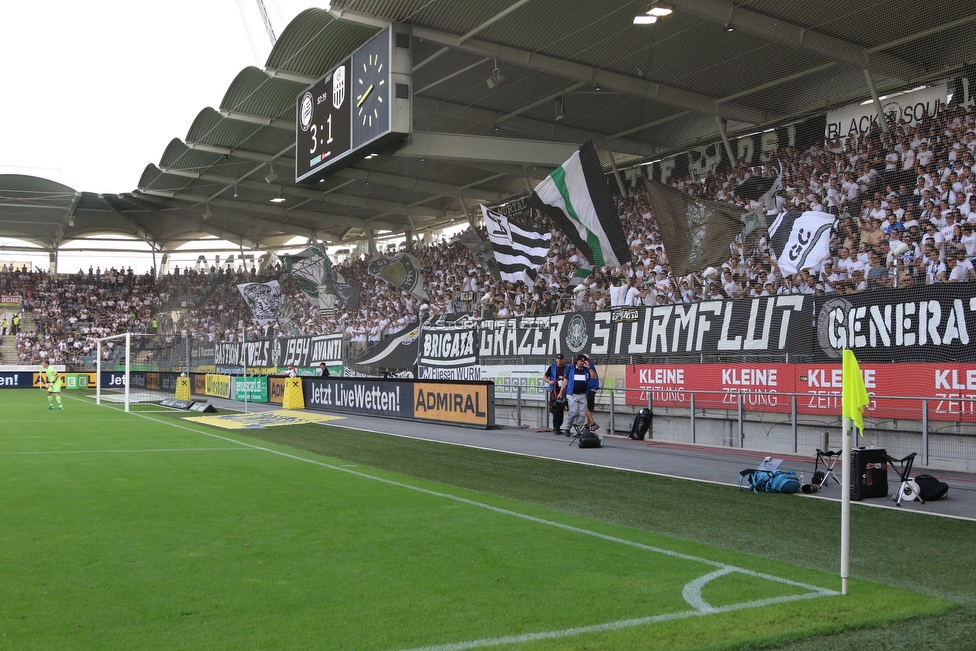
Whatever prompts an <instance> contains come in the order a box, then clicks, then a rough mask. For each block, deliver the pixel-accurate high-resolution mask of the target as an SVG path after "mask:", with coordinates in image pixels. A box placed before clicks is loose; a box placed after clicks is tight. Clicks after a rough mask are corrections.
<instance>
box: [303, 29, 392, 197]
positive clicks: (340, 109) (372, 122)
mask: <svg viewBox="0 0 976 651" xmlns="http://www.w3.org/2000/svg"><path fill="white" fill-rule="evenodd" d="M410 65H411V64H410V33H409V27H407V26H402V25H396V26H393V27H387V28H386V29H383V30H381V31H380V32H379V33H377V34H376V35H375V36H374V37H373V38H371V39H370V40H369V41H367V42H366V43H365V44H363V45H362V46H361V47H360V48H359V49H358V50H356V51H355V52H353V54H352V55H351V56H350V57H348V58H347V59H345V60H344V61H343V62H342V63H340V64H339V65H338V66H336V67H335V68H334V69H333V70H331V71H330V72H329V73H328V74H326V75H325V76H323V77H322V78H321V79H319V80H318V81H316V82H315V83H314V84H312V85H311V86H309V87H308V88H307V89H305V91H303V92H302V94H301V95H299V96H298V107H297V110H298V115H297V123H296V128H295V135H296V139H295V147H296V155H295V181H296V182H301V181H310V180H315V179H317V178H321V177H323V176H325V175H327V174H328V173H330V172H331V171H334V170H336V169H339V168H340V167H342V166H344V165H350V164H352V163H354V162H356V161H357V160H360V159H362V158H363V157H364V156H366V155H368V154H370V153H373V151H375V150H376V149H378V148H380V147H384V146H386V145H388V144H390V143H391V142H394V141H396V140H402V139H403V138H405V137H406V136H408V135H409V132H410V126H411V110H410V108H411V107H410V93H409V89H410Z"/></svg>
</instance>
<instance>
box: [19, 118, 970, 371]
mask: <svg viewBox="0 0 976 651" xmlns="http://www.w3.org/2000/svg"><path fill="white" fill-rule="evenodd" d="M776 157H777V160H778V162H779V164H780V165H781V166H782V167H781V169H782V187H781V191H780V192H779V193H778V194H777V197H776V199H775V204H776V205H775V206H766V207H763V206H759V205H758V204H757V203H756V202H755V201H753V200H749V199H744V198H742V197H741V196H739V194H738V193H737V188H738V187H739V186H740V185H741V184H742V183H743V182H745V181H746V180H747V179H749V178H750V177H751V176H753V175H757V174H758V175H763V176H767V177H769V176H775V175H776V174H777V171H778V170H777V169H776V168H774V165H773V156H768V157H767V158H768V160H766V161H764V163H763V164H762V165H760V166H758V167H755V168H753V167H750V166H749V165H747V164H745V163H744V162H739V163H738V164H737V165H735V166H734V167H733V168H731V169H729V170H728V171H726V172H722V173H718V174H712V175H710V176H708V177H705V178H691V177H686V178H676V179H670V182H671V183H672V185H674V186H675V187H678V188H679V189H681V190H682V191H684V192H687V193H689V194H691V195H694V196H696V197H700V198H707V199H712V200H718V201H725V202H728V203H730V204H734V205H736V206H738V207H739V208H740V209H741V210H742V211H743V212H747V211H750V210H757V209H759V210H762V209H764V208H766V209H769V211H770V212H771V213H773V214H775V213H776V212H779V211H783V210H800V211H804V210H817V211H823V212H830V213H832V214H833V215H835V216H836V221H835V223H834V228H833V232H832V237H831V257H829V258H828V259H827V260H825V261H823V262H822V263H818V264H817V265H816V266H813V267H810V268H805V269H801V270H800V271H799V272H798V273H796V274H793V275H786V274H783V273H781V270H780V268H779V266H778V265H777V263H776V259H775V256H774V255H773V253H772V251H771V250H770V247H769V246H768V244H767V242H766V241H764V240H762V241H760V242H759V245H758V246H757V247H756V248H754V249H753V250H748V251H747V250H743V248H742V245H741V243H740V242H738V241H736V242H732V243H731V244H730V247H729V255H728V258H727V260H726V261H725V262H724V263H723V264H722V265H721V266H720V268H716V269H707V270H705V269H703V270H697V271H695V272H693V273H690V274H688V275H685V276H677V275H675V274H674V273H672V271H671V266H670V264H669V262H668V257H667V253H666V243H664V242H662V241H661V239H660V234H659V231H658V228H657V224H656V222H655V219H654V214H653V210H652V208H651V204H650V201H649V199H648V197H647V196H646V193H645V192H644V191H643V190H642V189H635V190H632V191H631V192H630V194H629V196H617V197H616V198H615V201H616V205H617V208H618V212H619V214H620V218H621V221H622V223H623V227H624V232H625V233H626V234H627V237H628V244H629V246H630V250H631V252H632V254H633V262H632V263H629V264H626V265H623V266H622V267H619V268H615V267H614V268H611V267H604V268H601V269H596V270H594V271H593V273H592V274H591V275H590V276H589V277H588V278H586V279H585V280H583V281H582V282H580V283H578V284H576V283H575V282H574V281H573V278H574V276H575V275H576V274H577V270H578V269H579V268H580V267H581V265H582V264H583V263H584V260H583V258H582V256H581V255H580V253H579V251H577V249H576V247H575V246H574V245H573V244H571V243H570V241H569V240H568V238H566V236H565V235H563V234H562V233H561V232H559V231H558V230H557V229H555V228H554V227H553V226H552V224H551V223H549V222H548V221H544V220H545V218H544V217H542V216H538V215H536V216H533V217H527V218H524V219H522V220H521V221H523V222H525V224H524V225H532V226H537V227H543V228H549V229H550V230H551V232H552V235H553V239H552V245H551V248H550V250H549V255H548V256H547V259H546V261H545V263H544V264H543V265H542V268H541V269H540V270H539V272H538V276H537V280H536V283H535V285H534V286H532V287H530V286H529V285H528V284H526V283H525V282H522V281H519V282H515V283H511V282H504V281H499V280H496V279H495V278H493V277H492V276H491V274H490V273H489V272H488V270H487V269H485V267H484V266H483V265H481V264H479V263H478V262H477V261H476V260H475V258H474V256H472V254H471V253H470V252H469V251H468V249H467V248H465V246H464V245H463V244H462V243H461V242H460V241H457V240H455V241H452V242H444V241H442V242H438V243H435V244H429V245H420V244H408V245H407V246H405V247H404V249H403V250H406V251H408V252H410V253H411V254H412V255H414V256H415V257H416V258H417V259H418V260H419V262H420V266H421V269H422V270H423V273H424V276H425V284H426V291H427V298H426V299H420V298H417V297H416V296H414V295H412V294H410V293H408V292H406V291H403V290H401V289H398V288H396V287H394V286H393V285H390V284H388V283H386V282H385V281H383V280H382V279H379V278H377V277H375V276H372V275H370V274H369V273H368V272H367V265H368V262H369V256H363V257H360V258H355V259H350V260H347V261H344V262H341V263H338V264H336V265H335V266H334V270H335V271H336V273H337V276H338V279H339V280H341V281H342V282H345V283H348V284H350V285H354V286H357V285H358V286H359V287H360V288H361V290H360V295H361V301H360V307H358V308H356V306H346V305H342V304H341V302H340V303H339V304H338V305H336V309H335V311H331V312H326V311H321V310H320V309H319V307H318V305H317V302H316V303H313V302H310V301H309V300H308V298H307V297H306V296H305V295H304V294H303V293H302V292H301V291H300V290H299V288H298V286H297V284H296V283H294V282H293V281H292V279H291V277H290V276H289V274H288V273H286V272H284V271H283V270H282V268H281V266H280V265H276V266H274V267H272V268H268V269H265V270H261V271H259V270H256V269H254V268H251V269H250V270H247V269H245V268H243V267H240V268H238V269H237V270H233V269H224V268H211V269H209V270H207V272H201V271H195V270H184V271H183V272H180V270H179V268H177V269H175V270H174V272H173V273H167V274H164V275H162V276H161V277H159V278H154V274H153V273H151V272H150V273H149V274H146V275H135V274H133V273H132V270H131V268H130V269H128V270H126V271H122V270H116V269H109V270H107V271H105V272H103V271H102V270H101V269H91V268H89V270H88V272H87V273H86V272H84V271H81V272H79V273H78V274H74V275H70V276H60V277H58V278H57V279H53V278H51V277H50V276H49V275H48V274H45V273H41V272H28V271H24V270H14V269H7V268H6V267H2V268H0V293H2V294H5V295H19V296H21V297H22V305H21V310H22V312H26V313H29V314H30V316H31V317H32V320H33V323H34V329H33V330H32V331H21V332H18V333H16V334H15V335H14V334H13V333H10V331H9V329H8V332H7V333H5V334H8V333H9V336H15V337H16V342H17V357H18V361H19V362H20V363H21V364H36V363H39V362H40V360H42V359H53V360H55V362H56V363H67V364H82V363H85V362H86V361H89V360H90V359H91V357H92V355H93V354H94V350H95V339H96V338H97V337H102V336H107V335H110V334H118V333H121V332H125V331H131V332H137V333H150V332H155V333H159V334H161V335H162V336H164V337H167V338H168V339H169V340H171V341H175V340H177V339H182V338H183V337H190V338H193V339H194V340H196V341H201V342H215V341H236V340H238V339H239V338H241V337H244V336H246V337H248V338H249V339H256V338H264V337H268V336H274V335H287V334H290V333H291V334H294V333H299V332H300V333H301V334H306V335H315V334H330V333H340V332H341V333H343V335H344V336H345V338H346V340H347V341H348V342H349V343H350V344H351V345H352V348H353V350H363V349H365V348H366V347H368V346H369V345H370V344H371V343H375V342H377V341H380V340H381V339H383V338H384V337H386V336H389V335H391V334H393V333H395V332H398V331H400V330H402V329H403V328H405V327H406V326H407V325H409V324H411V323H415V322H417V321H418V320H420V319H424V318H428V317H430V316H437V315H440V314H452V313H460V312H464V313H467V314H468V315H469V318H473V319H485V318H505V317H509V316H520V315H529V316H532V315H545V314H553V313H559V312H568V311H578V310H599V309H605V308H609V307H617V306H628V305H630V306H633V305H659V304H668V303H678V302H684V303H687V302H693V301H698V300H703V299H706V298H711V299H716V298H741V297H745V296H768V295H772V294H782V293H802V294H834V293H836V294H849V293H854V292H863V291H870V290H872V289H876V288H906V287H913V286H917V285H921V284H933V283H943V282H965V281H972V280H976V271H974V269H973V265H972V262H971V259H972V258H973V257H974V256H976V232H974V231H976V180H974V172H973V166H974V164H976V113H974V112H973V111H972V110H971V111H969V112H966V111H964V110H963V109H960V108H949V109H945V110H943V111H942V112H941V113H940V114H938V115H935V116H928V115H925V116H923V118H922V119H921V120H920V121H919V122H918V123H916V124H913V125H909V124H906V123H904V122H903V123H900V124H896V125H891V126H890V130H889V132H888V133H885V132H883V131H882V130H881V129H880V128H877V127H876V128H875V129H874V130H873V131H871V132H869V133H866V134H862V135H851V136H850V137H848V138H846V139H845V140H844V142H840V140H838V139H833V140H829V141H826V142H824V143H823V144H822V145H816V146H813V147H811V148H810V149H808V150H805V151H796V150H793V149H791V148H784V149H782V150H781V151H779V152H778V154H777V156H776ZM480 235H481V237H482V239H486V234H485V233H484V230H483V229H482V230H481V232H480ZM268 280H278V281H279V283H280V285H281V288H282V294H283V296H284V297H285V299H286V301H288V302H290V304H291V306H290V307H293V308H294V309H288V310H287V313H288V314H289V318H286V319H284V318H279V320H278V322H277V323H275V322H267V323H264V324H261V323H258V321H257V320H256V319H254V318H253V317H252V315H250V314H249V313H248V312H247V308H246V307H245V305H244V303H243V301H242V299H241V295H240V293H239V291H238V289H237V285H238V284H240V283H244V282H266V281H268ZM7 316H8V317H11V316H12V315H11V314H9V313H8V314H7ZM245 331H246V332H245ZM7 363H10V360H8V361H7Z"/></svg>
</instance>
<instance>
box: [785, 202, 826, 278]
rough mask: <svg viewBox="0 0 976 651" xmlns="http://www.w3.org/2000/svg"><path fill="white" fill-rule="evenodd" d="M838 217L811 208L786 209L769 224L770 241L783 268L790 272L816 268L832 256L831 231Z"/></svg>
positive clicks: (786, 273) (788, 273)
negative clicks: (800, 209)
mask: <svg viewBox="0 0 976 651" xmlns="http://www.w3.org/2000/svg"><path fill="white" fill-rule="evenodd" d="M835 219H836V218H835V217H834V216H833V215H831V214H830V213H826V212H818V211H814V210H808V211H806V212H799V211H789V212H784V213H783V214H781V215H780V216H779V217H777V218H776V221H774V222H773V224H772V226H770V227H769V240H770V244H771V245H772V249H773V254H774V255H775V256H776V262H777V263H778V264H779V268H780V271H781V272H782V273H783V274H785V275H791V274H795V273H796V272H798V271H799V270H800V269H815V268H816V267H819V266H820V264H821V263H822V262H823V261H824V260H826V259H827V256H829V255H830V231H831V229H832V227H833V225H834V220H835Z"/></svg>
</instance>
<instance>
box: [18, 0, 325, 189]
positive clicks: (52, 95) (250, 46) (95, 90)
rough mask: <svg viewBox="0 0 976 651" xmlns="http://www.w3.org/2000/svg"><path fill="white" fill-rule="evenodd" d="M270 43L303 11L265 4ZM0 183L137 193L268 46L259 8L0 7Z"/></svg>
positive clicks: (24, 1)
mask: <svg viewBox="0 0 976 651" xmlns="http://www.w3.org/2000/svg"><path fill="white" fill-rule="evenodd" d="M264 4H265V6H266V7H267V10H268V14H269V16H270V19H271V22H272V26H273V29H274V32H275V34H276V35H280V34H281V32H282V30H283V29H284V26H285V25H287V24H288V22H290V21H291V19H292V18H294V17H295V16H296V15H298V14H299V13H301V11H303V10H304V9H306V8H307V7H309V6H318V7H324V6H326V3H325V2H318V3H314V4H313V2H312V0H264ZM0 22H2V24H3V27H4V30H3V37H2V38H0V61H3V62H4V65H3V67H2V68H0V84H2V88H3V91H2V93H0V174H26V175H30V176H40V177H44V178H49V179H52V180H54V181H58V182H60V183H64V184H65V185H68V186H70V187H72V188H74V189H75V190H82V191H87V192H104V193H121V192H130V191H132V190H134V189H135V188H136V185H137V184H138V182H139V178H140V176H141V175H142V172H143V170H144V169H145V167H146V165H148V164H150V163H152V164H158V163H159V159H160V157H161V156H162V154H163V151H164V150H165V148H166V145H167V144H168V143H169V142H170V140H172V139H173V138H179V139H183V138H185V137H186V133H187V131H188V130H189V128H190V125H191V124H192V123H193V119H194V118H195V117H196V116H197V114H198V113H199V112H200V111H201V110H202V109H203V108H205V107H207V106H210V107H214V108H216V107H218V106H219V105H220V100H221V99H222V98H223V96H224V92H225V91H226V90H227V87H228V86H229V85H230V83H231V82H232V81H233V80H234V78H235V77H236V76H237V74H238V73H239V72H240V71H241V70H242V69H244V68H245V67H247V66H257V67H259V68H263V67H264V63H265V61H266V60H267V56H268V53H269V52H270V51H271V41H270V38H269V37H268V34H267V31H266V30H265V27H264V24H263V23H262V21H261V18H260V13H259V10H258V0H165V2H146V1H145V0H89V1H88V2H78V1H77V0H7V1H5V2H3V3H2V6H0Z"/></svg>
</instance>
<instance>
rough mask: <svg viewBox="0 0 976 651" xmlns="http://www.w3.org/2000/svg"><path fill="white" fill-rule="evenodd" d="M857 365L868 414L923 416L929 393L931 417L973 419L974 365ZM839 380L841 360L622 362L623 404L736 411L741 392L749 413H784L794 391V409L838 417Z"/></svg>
mask: <svg viewBox="0 0 976 651" xmlns="http://www.w3.org/2000/svg"><path fill="white" fill-rule="evenodd" d="M860 367H861V374H862V375H863V377H864V386H865V388H866V389H867V391H868V395H869V396H870V397H871V403H870V404H868V406H867V407H866V408H865V411H864V415H865V417H869V418H884V419H908V420H920V419H921V418H922V402H921V399H922V398H926V399H928V417H929V418H930V419H932V420H950V421H959V420H965V421H967V422H976V364H960V363H945V364H937V363H918V364H871V363H867V364H865V363H861V364H860ZM906 377H908V378H911V381H910V382H906V381H905V378H906ZM842 385H843V381H842V373H841V365H840V364H817V363H810V364H761V365H760V364H669V365H654V364H639V365H635V366H628V367H627V386H628V387H631V388H639V389H641V390H640V391H628V392H627V398H626V403H627V404H628V405H634V406H644V407H646V406H647V404H648V401H650V402H651V404H653V406H655V407H676V408H679V409H690V408H691V400H692V395H694V401H695V408H696V409H720V410H726V411H736V410H738V405H739V400H740V394H741V400H742V404H743V406H744V407H745V408H746V409H747V410H749V411H763V412H774V413H784V414H788V413H790V412H791V410H792V404H791V398H790V394H797V402H796V409H797V413H800V414H811V415H812V414H819V415H826V416H838V417H839V416H840V407H841V391H842V388H843V386H842ZM886 396H887V397H886ZM913 398H917V399H913Z"/></svg>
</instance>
